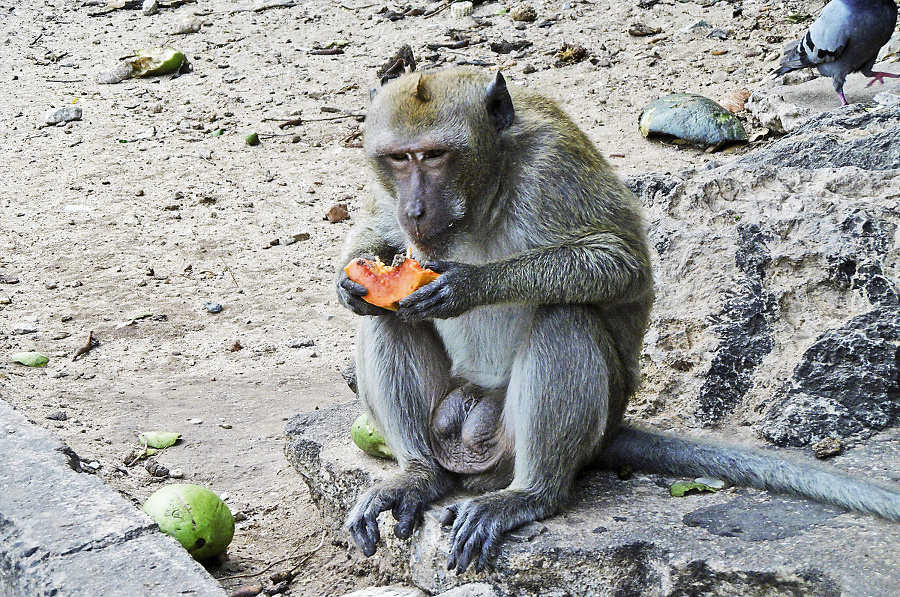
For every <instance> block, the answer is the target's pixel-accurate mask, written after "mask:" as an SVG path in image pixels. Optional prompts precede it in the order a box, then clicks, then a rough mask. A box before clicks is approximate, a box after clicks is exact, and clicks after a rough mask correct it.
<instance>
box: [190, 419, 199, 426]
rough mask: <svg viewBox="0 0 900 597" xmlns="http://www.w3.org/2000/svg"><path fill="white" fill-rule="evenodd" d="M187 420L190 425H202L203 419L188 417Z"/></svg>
mask: <svg viewBox="0 0 900 597" xmlns="http://www.w3.org/2000/svg"><path fill="white" fill-rule="evenodd" d="M187 422H188V423H190V424H191V425H202V424H203V419H188V421H187Z"/></svg>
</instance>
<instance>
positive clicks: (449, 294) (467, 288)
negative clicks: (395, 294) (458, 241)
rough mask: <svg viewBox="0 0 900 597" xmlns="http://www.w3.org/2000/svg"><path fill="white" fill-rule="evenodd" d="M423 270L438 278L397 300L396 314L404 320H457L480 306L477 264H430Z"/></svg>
mask: <svg viewBox="0 0 900 597" xmlns="http://www.w3.org/2000/svg"><path fill="white" fill-rule="evenodd" d="M423 267H425V268H427V269H430V270H433V271H436V272H438V273H440V274H441V277H440V278H438V279H437V280H435V281H434V282H431V283H429V284H426V285H425V286H423V287H421V288H419V289H418V290H416V291H415V292H413V293H412V294H410V295H409V296H407V297H406V298H404V299H402V300H401V301H400V308H399V309H397V315H398V316H399V317H400V318H401V319H403V320H404V321H407V322H410V323H415V322H418V321H423V320H426V319H447V318H450V317H457V316H459V315H462V314H463V313H465V312H466V311H469V310H470V309H473V308H475V307H477V306H478V305H479V304H480V302H479V299H478V296H479V290H480V287H481V285H480V283H479V281H478V274H479V271H480V270H479V267H478V266H477V265H471V264H467V263H457V262H455V261H430V262H427V263H425V264H423Z"/></svg>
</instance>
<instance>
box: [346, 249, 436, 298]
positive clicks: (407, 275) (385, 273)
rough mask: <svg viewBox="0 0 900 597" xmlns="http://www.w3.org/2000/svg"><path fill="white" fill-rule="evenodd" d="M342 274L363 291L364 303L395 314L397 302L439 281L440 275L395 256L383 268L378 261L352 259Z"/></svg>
mask: <svg viewBox="0 0 900 597" xmlns="http://www.w3.org/2000/svg"><path fill="white" fill-rule="evenodd" d="M344 272H346V274H347V277H348V278H350V279H351V280H352V281H354V282H356V283H357V284H360V285H362V286H364V287H365V288H366V290H367V291H368V292H367V293H366V294H365V295H363V297H362V299H363V300H364V301H366V302H367V303H371V304H373V305H376V306H378V307H384V308H385V309H390V310H391V311H396V310H397V308H398V306H399V305H398V303H399V302H400V299H403V298H405V297H406V296H408V295H410V294H412V293H413V292H414V291H416V290H418V289H419V288H421V287H422V286H425V285H426V284H429V283H430V282H434V281H435V280H437V279H438V277H440V274H439V273H437V272H435V271H432V270H430V269H425V268H423V267H422V266H421V265H419V262H418V261H416V260H415V259H413V258H411V257H403V256H398V257H397V258H396V259H395V260H394V264H393V265H385V264H384V263H383V262H382V261H381V260H380V259H378V258H377V257H376V258H375V261H370V260H368V259H362V258H358V259H354V260H353V261H351V262H350V263H348V264H347V267H345V268H344Z"/></svg>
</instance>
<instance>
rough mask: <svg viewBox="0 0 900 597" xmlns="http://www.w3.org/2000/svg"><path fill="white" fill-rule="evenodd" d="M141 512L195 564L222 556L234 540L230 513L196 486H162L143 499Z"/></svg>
mask: <svg viewBox="0 0 900 597" xmlns="http://www.w3.org/2000/svg"><path fill="white" fill-rule="evenodd" d="M144 512H146V513H147V514H149V515H150V517H151V518H152V519H153V520H155V521H156V524H158V525H159V529H160V530H161V531H162V532H163V533H165V534H167V535H171V536H172V537H175V539H177V540H178V542H179V543H181V545H182V546H184V548H185V549H186V550H188V553H190V554H191V555H192V556H193V557H194V559H195V560H197V561H202V560H206V559H209V558H212V557H215V556H218V555H221V554H223V553H225V550H226V549H227V548H228V544H229V543H231V540H232V538H234V517H233V516H232V515H231V510H229V509H228V506H226V505H225V502H223V501H222V500H221V499H220V498H219V496H217V495H216V494H215V493H213V492H212V491H210V490H209V489H206V488H205V487H200V486H199V485H191V484H190V483H175V484H172V485H166V486H165V487H163V488H162V489H160V490H159V491H157V492H156V493H154V494H153V495H151V496H150V497H149V498H147V501H146V502H144Z"/></svg>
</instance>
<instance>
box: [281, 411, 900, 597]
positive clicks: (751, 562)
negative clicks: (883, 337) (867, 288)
mask: <svg viewBox="0 0 900 597" xmlns="http://www.w3.org/2000/svg"><path fill="white" fill-rule="evenodd" d="M359 412H360V406H359V405H358V404H357V403H355V402H350V403H346V404H342V405H337V406H333V407H329V408H325V409H322V410H319V411H316V412H314V413H308V414H303V415H299V416H296V417H294V418H293V419H291V420H290V421H289V422H288V424H287V436H288V441H287V444H286V446H285V454H286V455H287V457H288V459H289V460H290V461H291V463H292V464H293V465H294V467H295V468H296V470H297V471H299V472H300V474H301V475H302V476H303V478H304V479H305V480H306V482H307V484H308V485H309V488H310V492H311V494H312V496H313V500H314V501H315V503H316V504H317V505H318V506H319V507H320V508H321V509H322V511H323V512H325V513H326V520H327V521H328V522H329V524H330V525H331V526H332V530H333V531H334V532H335V534H336V536H338V537H342V538H343V539H344V540H347V537H346V535H345V534H344V531H343V530H342V529H341V525H342V522H343V520H344V518H345V517H346V514H347V512H348V511H349V509H350V508H351V507H352V505H353V503H354V502H355V499H356V496H357V495H358V494H359V493H361V492H362V491H363V490H365V489H366V488H367V487H369V486H370V485H371V484H373V483H376V482H378V481H380V480H382V479H384V478H386V477H387V476H389V475H392V474H394V473H395V472H396V470H397V468H396V465H395V464H394V463H393V462H390V461H385V460H378V459H375V458H373V457H370V456H367V455H365V454H363V453H362V452H361V451H360V450H358V449H357V448H356V447H355V446H354V445H353V444H352V443H351V442H350V440H349V430H350V425H351V423H352V422H353V420H354V419H355V418H356V416H357V415H358V414H359ZM898 441H900V434H898V433H896V431H895V432H893V433H891V434H888V435H885V436H884V437H882V438H879V439H878V440H877V441H873V442H872V443H871V444H870V445H868V446H866V447H865V448H860V449H858V450H854V454H853V455H852V457H842V459H843V460H842V463H843V464H845V465H846V466H847V467H848V468H863V467H866V468H867V467H870V465H871V462H872V461H874V460H876V459H877V461H878V462H879V468H881V467H882V466H883V467H884V468H885V469H888V470H893V471H900V451H898V450H897V449H896V448H897V446H898ZM575 496H576V498H575V501H574V503H573V504H572V505H571V507H570V508H569V509H567V510H566V511H565V512H563V513H562V514H560V515H558V516H554V517H551V518H549V519H547V520H545V521H543V522H540V523H532V524H529V525H526V526H524V527H522V528H520V529H518V530H517V531H515V532H513V533H511V534H510V537H509V538H508V540H507V541H506V542H505V543H504V544H503V547H502V550H501V552H500V557H499V559H498V561H497V567H496V570H495V571H494V572H492V573H490V574H484V575H477V574H475V573H474V572H472V571H468V572H466V573H465V574H463V575H457V574H456V573H454V572H448V571H447V569H446V563H447V534H446V532H445V531H443V530H442V529H441V527H440V525H439V523H438V516H439V514H440V511H439V507H438V508H433V509H431V510H429V511H428V512H427V513H426V516H425V523H424V525H423V526H422V527H421V528H420V529H419V530H417V531H416V532H415V533H414V534H413V536H412V538H411V539H409V540H406V541H401V540H399V539H397V538H396V537H395V536H394V535H393V533H392V531H391V529H392V528H393V519H392V518H391V515H390V513H387V512H386V513H384V514H382V515H381V518H380V523H381V524H380V526H381V534H382V537H383V539H384V543H383V544H382V545H381V546H380V548H379V551H378V552H377V553H376V555H375V556H373V557H372V558H371V559H370V560H369V562H370V563H371V566H372V576H373V579H374V580H376V581H378V582H381V583H384V584H391V583H398V582H405V583H413V584H415V585H416V586H418V587H420V588H421V589H424V590H425V591H427V592H429V593H432V594H436V593H441V592H442V591H447V590H449V589H451V588H452V587H455V586H458V585H463V584H466V583H470V582H473V581H483V582H488V583H490V584H491V585H493V586H494V587H495V588H496V589H497V590H498V592H499V593H500V594H502V595H516V596H523V597H527V596H542V597H546V596H553V595H559V596H567V597H580V596H595V595H666V596H676V595H677V596H690V595H696V596H698V597H699V596H703V597H716V596H722V597H725V596H728V597H739V596H746V597H751V596H752V597H757V596H760V595H772V596H794V597H809V596H821V597H837V596H838V595H845V596H860V597H863V596H866V597H873V596H879V595H884V596H888V595H895V594H896V588H897V587H898V586H900V569H898V568H897V562H898V561H900V525H897V524H893V523H889V522H885V521H882V520H878V519H876V518H873V517H870V516H863V515H858V514H848V513H843V512H840V511H838V510H836V509H834V508H829V507H826V506H821V505H819V504H815V503H812V502H808V501H804V500H798V499H790V498H784V497H780V496H771V495H768V494H766V493H764V492H758V491H753V490H747V489H736V490H727V491H722V492H720V493H717V494H715V495H713V494H704V495H695V496H688V497H686V498H672V497H670V496H669V491H668V480H666V479H663V478H660V477H657V476H653V475H640V476H635V477H634V478H632V479H630V480H628V481H620V480H619V479H617V478H616V476H615V475H612V474H610V473H605V472H599V471H594V472H590V473H588V474H586V475H584V476H582V478H581V479H579V481H578V484H577V487H576V491H575Z"/></svg>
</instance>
